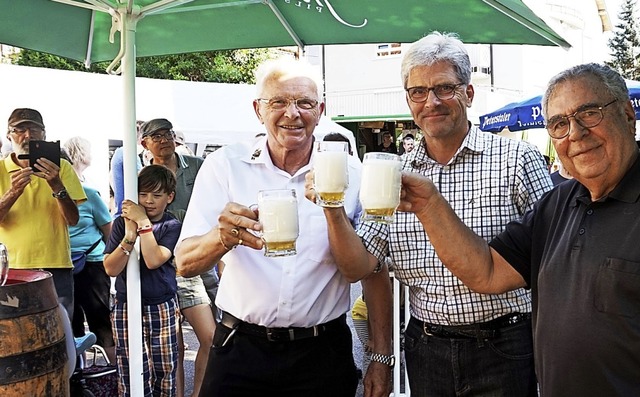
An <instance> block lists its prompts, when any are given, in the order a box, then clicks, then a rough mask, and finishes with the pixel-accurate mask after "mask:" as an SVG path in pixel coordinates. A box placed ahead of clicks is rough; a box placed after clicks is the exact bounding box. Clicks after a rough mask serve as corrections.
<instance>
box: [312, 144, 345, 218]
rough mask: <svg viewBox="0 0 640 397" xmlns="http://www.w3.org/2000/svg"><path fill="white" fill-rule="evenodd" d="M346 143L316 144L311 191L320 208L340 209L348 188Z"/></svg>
mask: <svg viewBox="0 0 640 397" xmlns="http://www.w3.org/2000/svg"><path fill="white" fill-rule="evenodd" d="M348 151H349V143H348V142H338V141H326V142H325V141H322V142H316V144H315V153H314V158H313V174H314V176H313V189H314V190H315V191H316V201H317V203H318V204H319V205H321V206H322V207H342V206H343V205H344V194H345V191H346V190H347V187H348V186H349V174H348V156H349V154H348Z"/></svg>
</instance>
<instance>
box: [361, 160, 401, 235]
mask: <svg viewBox="0 0 640 397" xmlns="http://www.w3.org/2000/svg"><path fill="white" fill-rule="evenodd" d="M401 168H402V160H401V157H400V156H398V155H397V154H393V153H384V152H370V153H365V155H364V160H363V161H362V182H361V185H360V202H361V203H362V209H363V213H362V220H363V221H365V222H380V223H392V222H393V221H394V219H395V211H396V208H397V207H398V205H400V186H401V184H402V177H401V173H400V171H401Z"/></svg>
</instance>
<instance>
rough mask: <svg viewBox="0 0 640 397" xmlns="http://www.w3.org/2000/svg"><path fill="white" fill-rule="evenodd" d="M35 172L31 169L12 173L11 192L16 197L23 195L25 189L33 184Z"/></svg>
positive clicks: (27, 168)
mask: <svg viewBox="0 0 640 397" xmlns="http://www.w3.org/2000/svg"><path fill="white" fill-rule="evenodd" d="M31 175H33V170H32V169H31V168H29V167H26V168H22V169H20V170H18V171H16V172H13V173H11V190H12V191H13V193H14V194H15V195H16V196H20V195H22V193H23V192H24V188H25V187H27V186H28V185H29V182H31Z"/></svg>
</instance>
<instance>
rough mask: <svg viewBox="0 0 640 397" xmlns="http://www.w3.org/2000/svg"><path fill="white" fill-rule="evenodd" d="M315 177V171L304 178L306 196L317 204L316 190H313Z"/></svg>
mask: <svg viewBox="0 0 640 397" xmlns="http://www.w3.org/2000/svg"><path fill="white" fill-rule="evenodd" d="M313 175H314V174H313V170H311V171H309V172H307V175H305V177H304V196H305V197H306V198H307V200H309V201H311V202H312V203H314V204H315V202H316V198H317V196H316V190H315V189H314V188H313Z"/></svg>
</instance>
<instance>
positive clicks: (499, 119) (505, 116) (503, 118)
mask: <svg viewBox="0 0 640 397" xmlns="http://www.w3.org/2000/svg"><path fill="white" fill-rule="evenodd" d="M510 118H511V114H510V113H502V114H497V115H495V116H491V117H489V116H487V117H485V118H484V121H483V122H482V128H484V127H486V126H487V125H491V124H496V123H504V122H507V121H509V119H510Z"/></svg>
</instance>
